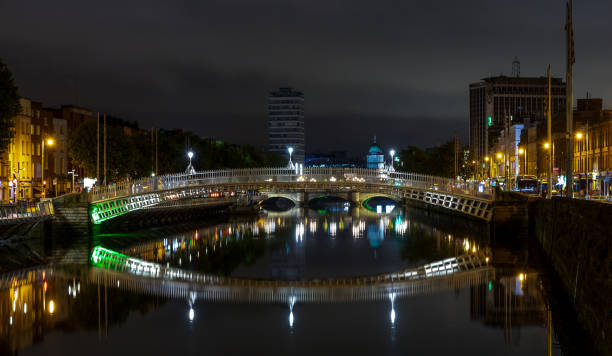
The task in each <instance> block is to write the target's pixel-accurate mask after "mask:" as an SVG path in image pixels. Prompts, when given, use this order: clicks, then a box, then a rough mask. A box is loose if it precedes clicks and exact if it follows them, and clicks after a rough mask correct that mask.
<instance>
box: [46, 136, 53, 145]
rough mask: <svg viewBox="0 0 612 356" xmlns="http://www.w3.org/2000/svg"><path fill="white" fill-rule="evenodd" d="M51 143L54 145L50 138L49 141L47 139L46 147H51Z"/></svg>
mask: <svg viewBox="0 0 612 356" xmlns="http://www.w3.org/2000/svg"><path fill="white" fill-rule="evenodd" d="M53 143H54V141H53V139H52V138H50V139H48V140H47V145H49V146H52V145H53Z"/></svg>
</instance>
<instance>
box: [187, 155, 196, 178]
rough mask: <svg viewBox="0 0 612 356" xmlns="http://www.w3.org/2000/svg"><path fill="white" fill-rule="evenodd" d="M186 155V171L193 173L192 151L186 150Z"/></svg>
mask: <svg viewBox="0 0 612 356" xmlns="http://www.w3.org/2000/svg"><path fill="white" fill-rule="evenodd" d="M187 157H189V165H188V166H187V170H186V173H189V174H195V169H194V168H193V166H192V165H191V159H192V158H193V152H192V151H189V152H187Z"/></svg>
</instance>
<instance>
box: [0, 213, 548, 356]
mask: <svg viewBox="0 0 612 356" xmlns="http://www.w3.org/2000/svg"><path fill="white" fill-rule="evenodd" d="M373 216H376V218H375V219H373V218H372V217H373ZM371 230H372V231H371ZM151 234H152V235H148V236H142V235H138V234H132V236H130V237H127V236H123V235H122V236H119V235H117V236H114V235H105V236H101V237H98V238H95V239H94V241H102V242H104V245H105V247H102V246H99V247H95V248H93V249H92V250H91V251H88V253H87V254H86V255H87V256H88V258H89V260H90V261H83V262H85V263H83V264H81V265H78V264H74V263H72V264H68V265H66V266H63V267H59V266H58V265H57V264H54V265H53V266H55V267H39V268H33V269H22V270H18V271H15V272H11V273H4V274H0V338H1V340H7V343H1V342H0V345H5V344H6V346H7V347H8V348H9V350H0V353H2V351H8V352H11V353H14V352H17V351H18V350H22V349H24V348H25V347H27V346H28V345H30V344H32V343H34V342H40V341H41V340H43V339H44V337H45V335H46V334H47V333H48V332H50V331H52V330H56V329H66V328H68V329H72V328H74V327H75V326H76V328H79V329H90V330H96V329H97V330H98V333H99V337H100V339H102V338H103V337H104V335H108V333H109V330H111V329H112V327H113V326H116V325H118V324H120V323H123V322H125V320H126V319H127V318H128V315H129V314H130V312H132V311H137V310H139V311H143V310H147V309H151V308H152V309H156V308H159V307H160V306H161V305H163V304H164V303H168V304H170V306H172V308H174V309H173V310H174V311H175V312H176V311H177V310H178V311H179V313H180V315H177V314H175V315H177V317H180V319H181V320H182V321H184V322H189V323H202V322H208V321H210V320H212V319H210V318H211V312H214V310H222V308H224V307H223V304H226V303H235V304H241V305H247V304H270V305H273V306H272V307H263V306H259V307H257V310H258V311H264V313H268V312H270V313H276V311H278V306H279V305H280V306H282V307H283V308H285V311H284V312H282V311H281V316H282V321H281V319H277V320H278V321H281V322H280V325H279V324H278V323H276V326H274V325H269V327H277V328H278V327H280V328H288V329H289V330H295V331H298V330H303V329H302V328H303V327H304V326H305V325H306V324H308V321H307V320H308V319H309V318H310V319H312V316H311V314H310V311H313V308H317V310H319V309H322V308H323V309H324V308H326V306H325V305H322V306H318V304H328V303H336V305H334V308H336V307H337V308H346V307H348V306H344V304H350V303H356V305H355V308H356V309H353V310H356V313H359V312H360V311H362V312H363V313H364V315H366V314H367V313H369V311H368V310H370V311H371V310H372V309H373V308H376V309H377V310H379V312H381V313H384V320H385V321H386V323H385V324H378V323H377V322H374V324H373V325H372V327H380V326H382V327H383V328H384V327H385V326H386V327H389V326H391V327H392V328H393V330H396V328H398V327H400V328H401V327H403V325H406V326H408V325H410V324H413V325H414V322H413V321H412V320H410V318H409V317H408V315H411V314H412V313H411V312H410V311H409V310H408V309H409V308H408V307H407V305H409V304H410V303H414V305H415V306H416V305H420V303H422V302H423V301H424V300H439V299H436V298H437V295H439V294H444V293H445V292H446V295H447V297H449V299H446V302H445V303H449V304H448V305H449V306H450V305H451V304H450V303H452V300H457V301H458V298H454V299H453V298H452V294H453V293H454V294H455V295H459V294H460V293H461V294H463V293H465V291H468V294H463V295H464V296H469V301H470V314H469V315H470V319H471V320H473V321H477V322H478V323H483V324H485V325H488V326H494V327H499V328H503V330H504V340H505V341H506V343H507V344H512V343H515V342H516V338H517V337H518V336H519V335H520V332H518V331H517V328H516V326H521V325H531V326H539V327H541V326H542V325H544V322H545V321H546V320H547V319H546V318H549V319H550V316H547V313H546V309H545V302H544V299H543V297H542V295H541V289H540V286H539V277H538V275H537V274H535V273H527V272H525V271H522V272H523V273H520V272H521V271H517V270H515V269H514V267H511V268H508V265H504V262H503V261H502V262H501V264H502V265H503V266H504V268H503V269H497V268H496V267H495V266H494V262H497V263H500V261H495V260H493V258H492V257H491V250H490V249H489V248H488V247H487V245H486V244H485V243H484V242H483V241H478V239H474V236H478V234H477V233H476V234H475V233H474V231H473V230H466V231H465V232H463V231H461V230H460V229H457V228H456V227H455V229H454V230H452V234H451V233H449V230H446V228H445V227H444V225H443V224H441V223H440V224H436V225H427V224H426V223H423V222H422V221H420V220H419V219H418V218H417V217H415V215H414V214H407V215H405V216H400V215H390V216H389V215H387V216H378V215H372V216H366V215H365V214H353V215H349V214H341V215H333V214H332V215H329V214H328V215H318V214H310V213H306V214H304V212H297V213H285V214H269V215H268V216H266V217H262V218H257V219H255V220H249V221H240V220H236V221H233V222H230V223H225V224H217V225H216V226H214V227H211V228H203V229H197V230H193V229H191V230H190V231H188V232H184V231H183V232H181V233H177V232H176V231H170V232H168V231H165V232H163V231H161V232H160V231H154V232H151ZM313 234H317V237H316V238H315V237H313ZM419 234H420V235H419ZM167 236H172V238H168V237H167ZM281 236H285V237H286V239H282V238H280V237H281ZM419 238H422V239H424V240H427V241H429V242H431V245H428V246H430V247H433V248H434V249H437V250H436V251H438V253H437V254H427V253H425V254H422V253H423V251H420V252H419V253H421V255H419V256H420V257H419V258H417V259H413V258H412V256H411V255H410V256H402V259H407V261H408V262H410V263H416V265H407V264H406V262H404V263H402V264H398V265H393V266H394V267H393V268H392V269H391V270H393V269H397V268H399V270H397V271H394V272H392V273H379V274H372V275H358V274H357V275H347V276H343V275H342V274H341V273H340V272H339V271H336V270H334V274H335V273H338V274H337V275H334V276H342V278H327V279H325V278H326V277H325V276H319V274H318V273H317V276H318V277H319V278H321V279H320V280H315V279H313V278H309V277H306V276H305V275H303V274H302V275H300V274H299V273H298V274H291V276H290V278H293V279H298V280H278V279H277V278H276V275H275V274H274V273H273V271H270V270H267V269H266V270H265V271H264V272H263V273H264V274H266V273H268V272H270V275H269V276H268V277H267V278H269V279H267V280H266V279H257V278H250V277H243V275H242V274H239V273H238V274H233V276H231V277H228V276H223V273H218V272H223V271H219V270H217V269H216V268H200V267H202V266H204V267H206V266H205V265H198V264H196V262H198V261H200V260H205V261H206V263H209V262H210V261H211V259H210V258H209V257H211V256H210V255H209V256H208V257H207V256H206V255H205V254H206V252H205V251H208V252H209V253H210V254H211V255H212V257H218V255H215V253H217V254H219V253H220V251H223V253H224V254H227V253H230V254H232V253H233V252H234V251H235V250H233V249H232V246H235V245H236V244H238V245H240V244H242V246H243V247H247V248H249V249H250V248H251V247H253V245H251V244H250V243H251V242H253V241H255V242H257V243H268V244H274V243H275V241H277V240H283V241H282V242H283V244H282V248H281V250H283V251H285V249H286V246H289V247H291V248H292V249H296V247H300V246H301V247H300V248H302V249H303V250H305V248H304V246H305V245H307V246H309V248H312V246H313V245H319V246H321V244H322V243H324V242H325V246H326V247H330V246H332V247H333V246H336V247H338V248H337V250H341V248H340V247H342V248H345V247H350V246H364V247H365V248H366V249H370V248H371V249H373V250H377V249H378V250H379V251H380V252H381V253H380V255H379V256H378V258H377V257H376V256H371V255H369V257H370V260H371V261H378V262H380V261H381V260H382V259H383V258H389V254H384V253H383V252H384V249H385V246H389V244H390V245H391V246H394V251H396V252H397V251H398V247H397V246H400V245H401V244H408V243H411V242H414V241H415V240H418V239H419ZM371 239H373V240H376V241H369V240H371ZM389 240H391V241H389ZM374 242H378V243H379V244H378V245H376V244H374ZM336 243H337V245H334V244H336ZM255 247H257V246H255ZM273 247H275V248H276V245H274V246H273ZM410 247H411V248H413V247H415V245H410ZM416 247H422V246H416ZM215 249H216V251H217V252H214V251H215ZM318 251H320V250H318ZM355 251H357V250H355ZM366 251H367V252H371V250H366ZM200 253H202V254H203V255H202V256H200V255H199V254H200ZM283 253H284V252H283ZM70 255H71V256H74V255H75V254H73V253H70ZM76 255H79V256H80V255H81V253H78V254H76ZM426 256H428V257H426ZM432 256H438V257H436V258H433V257H432ZM255 257H257V258H261V257H262V256H255ZM285 257H287V255H286V256H285ZM181 258H182V261H183V265H182V268H179V267H180V266H181ZM289 258H292V257H289ZM487 258H488V259H487ZM191 259H193V261H194V263H193V264H191V263H189V262H188V261H191ZM262 259H263V258H262ZM64 260H66V258H62V261H64ZM212 260H214V258H213V259H212ZM432 260H436V261H435V262H429V263H417V261H432ZM49 262H52V261H49ZM229 262H233V261H229ZM268 262H270V267H272V268H277V267H273V266H271V265H272V264H275V263H277V262H278V261H277V260H273V259H272V260H270V261H268ZM289 262H291V261H289ZM298 262H299V261H298ZM365 262H367V261H361V264H363V263H365ZM87 263H89V264H90V265H87ZM227 263H228V261H227V260H224V261H223V264H224V265H227ZM278 263H280V264H281V267H278V268H286V267H287V266H289V267H290V268H293V267H294V266H293V265H291V264H290V263H288V262H287V261H286V260H285V261H280V262H278ZM338 263H339V262H338ZM405 266H409V268H403V267H405ZM298 267H299V266H298ZM383 267H385V268H387V267H388V265H387V266H383ZM400 267H402V268H400ZM189 268H196V269H197V271H196V270H190V269H189ZM232 268H234V269H235V266H234V265H232V266H231V268H230V269H232ZM364 270H366V271H371V269H370V266H367V267H366V268H365V269H363V268H362V269H361V271H362V272H363V271H364ZM201 271H207V272H205V273H204V272H201ZM355 271H357V272H355ZM213 272H214V273H213ZM362 272H359V271H358V269H354V270H353V273H362ZM370 273H371V272H370ZM256 275H258V276H259V275H261V274H256ZM521 275H522V277H520V276H521ZM449 292H450V293H449ZM429 295H431V296H432V297H431V298H430V297H426V298H421V297H419V296H429ZM431 303H433V304H434V308H436V305H437V304H435V303H438V302H431ZM462 303H463V302H462ZM306 304H312V306H304V309H302V307H301V306H302V305H306ZM215 305H216V306H215ZM366 305H369V306H366ZM170 306H168V307H170ZM164 308H165V307H164ZM232 308H237V309H240V308H242V307H241V306H238V305H237V306H232ZM207 310H208V311H207ZM306 310H309V311H308V312H307V311H306ZM379 312H377V315H381V314H378V313H379ZM284 313H286V314H284ZM407 313H408V314H407ZM433 314H435V313H432V315H433ZM355 319H359V318H355ZM351 320H352V319H351ZM432 320H433V319H432ZM421 323H422V321H419V325H424V324H421ZM546 325H549V323H546ZM163 327H171V326H170V325H168V326H166V325H164V326H163ZM298 328H299V329H298ZM398 330H399V329H398ZM293 332H294V331H291V333H293ZM398 340H399V339H398ZM500 341H501V338H500ZM94 342H95V340H94ZM0 347H4V346H0ZM8 352H7V353H8Z"/></svg>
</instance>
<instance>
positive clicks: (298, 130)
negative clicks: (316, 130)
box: [268, 127, 304, 134]
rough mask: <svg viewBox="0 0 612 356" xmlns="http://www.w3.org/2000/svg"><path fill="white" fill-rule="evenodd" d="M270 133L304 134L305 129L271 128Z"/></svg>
mask: <svg viewBox="0 0 612 356" xmlns="http://www.w3.org/2000/svg"><path fill="white" fill-rule="evenodd" d="M268 132H270V133H272V132H299V133H301V134H304V128H303V127H294V128H289V127H271V128H270V129H269V130H268Z"/></svg>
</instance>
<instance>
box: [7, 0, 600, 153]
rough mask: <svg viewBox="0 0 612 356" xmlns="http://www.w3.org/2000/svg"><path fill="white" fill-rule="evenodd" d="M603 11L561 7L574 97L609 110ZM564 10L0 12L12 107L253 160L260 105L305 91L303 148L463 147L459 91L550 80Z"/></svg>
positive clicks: (288, 2)
mask: <svg viewBox="0 0 612 356" xmlns="http://www.w3.org/2000/svg"><path fill="white" fill-rule="evenodd" d="M611 14H612V1H610V0H590V1H576V2H575V3H574V26H575V30H574V31H575V42H576V65H575V72H574V74H575V86H574V88H575V93H576V94H575V97H584V96H585V94H586V92H587V91H589V92H591V94H592V96H593V97H602V98H603V99H604V105H605V106H606V107H608V108H612V65H611V63H612V46H611V45H610V44H611V42H612V23H611V22H610V21H611V20H610V19H611V18H612V17H611ZM564 20H565V1H564V0H538V1H533V0H515V1H498V0H493V1H492V0H468V1H457V0H448V1H442V0H439V1H419V2H415V1H406V0H403V1H390V0H379V1H364V0H351V1H336V0H326V1H314V0H310V1H295V0H283V1H279V0H257V1H255V0H221V1H200V0H197V1H196V0H194V1H159V0H147V1H136V0H133V1H132V0H131V1H96V2H92V1H82V0H81V1H77V0H70V1H62V0H59V1H26V0H16V1H7V0H2V1H0V57H1V58H2V59H3V60H4V61H5V62H6V63H7V64H8V66H9V68H10V69H11V70H12V71H13V74H14V75H15V77H16V81H17V84H18V86H19V89H20V94H21V95H22V96H24V97H28V98H31V99H33V100H37V101H42V102H43V103H44V104H45V105H47V106H58V105H60V104H75V103H76V104H78V105H80V106H84V107H87V108H90V109H92V110H94V111H98V110H99V111H105V112H108V113H109V114H113V115H116V116H120V117H123V118H125V119H127V120H137V121H139V123H140V125H141V127H146V128H148V127H151V126H152V125H157V126H161V127H164V128H183V129H187V130H193V131H195V132H196V133H198V134H200V135H203V136H213V137H217V138H222V139H226V140H228V141H231V142H236V143H251V144H254V145H256V146H259V147H263V146H264V144H265V140H266V123H267V93H268V92H269V91H270V90H274V89H275V88H278V87H280V86H292V87H295V88H297V89H299V90H301V91H303V92H304V93H305V103H306V130H307V151H309V152H313V151H320V150H348V151H350V152H351V153H352V154H358V155H361V154H362V153H363V152H365V150H366V149H367V147H368V145H369V142H370V141H371V136H372V135H374V134H376V135H377V136H378V139H379V142H380V143H381V144H382V145H383V146H384V147H390V146H395V147H396V148H402V147H405V146H407V145H417V146H422V147H426V146H432V145H435V144H438V143H442V142H443V141H444V140H446V139H447V138H449V137H450V136H452V135H453V133H454V132H456V133H457V134H459V135H460V137H461V138H462V140H465V141H466V140H467V131H468V85H469V83H471V82H474V81H478V80H479V79H481V78H483V77H486V76H489V75H499V74H502V73H503V74H507V75H509V74H510V72H511V62H512V59H513V57H514V56H518V57H519V59H520V61H521V73H522V74H523V75H525V76H540V75H545V72H546V66H547V64H548V63H550V64H551V65H552V72H553V75H555V76H564V73H565V70H564V68H565V59H564V56H565V47H564V46H565V40H564V31H563V25H564Z"/></svg>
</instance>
